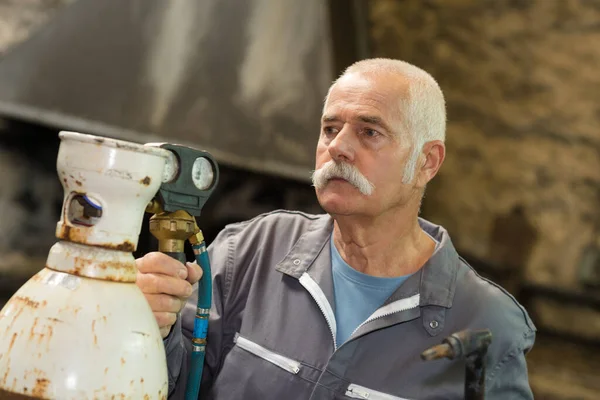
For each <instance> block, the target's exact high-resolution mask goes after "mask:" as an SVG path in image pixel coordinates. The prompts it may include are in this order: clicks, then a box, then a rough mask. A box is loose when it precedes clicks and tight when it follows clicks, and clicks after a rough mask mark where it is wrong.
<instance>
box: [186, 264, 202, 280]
mask: <svg viewBox="0 0 600 400" xmlns="http://www.w3.org/2000/svg"><path fill="white" fill-rule="evenodd" d="M186 267H187V281H188V282H189V283H191V284H192V285H193V284H194V283H196V282H198V281H199V280H200V278H202V268H201V267H200V266H199V265H198V264H196V263H191V262H188V263H186Z"/></svg>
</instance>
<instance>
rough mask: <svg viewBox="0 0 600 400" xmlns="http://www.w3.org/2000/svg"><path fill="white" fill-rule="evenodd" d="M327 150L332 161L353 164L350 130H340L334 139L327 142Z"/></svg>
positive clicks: (345, 128) (352, 144) (352, 145)
mask: <svg viewBox="0 0 600 400" xmlns="http://www.w3.org/2000/svg"><path fill="white" fill-rule="evenodd" d="M327 150H328V151H329V154H330V155H331V158H332V159H333V160H334V161H345V162H353V161H354V143H353V140H352V132H351V130H350V129H349V128H348V127H344V128H342V130H341V131H340V132H339V133H338V134H337V135H335V138H334V139H333V140H332V141H331V142H329V146H328V147H327Z"/></svg>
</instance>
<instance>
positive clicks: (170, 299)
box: [145, 294, 185, 313]
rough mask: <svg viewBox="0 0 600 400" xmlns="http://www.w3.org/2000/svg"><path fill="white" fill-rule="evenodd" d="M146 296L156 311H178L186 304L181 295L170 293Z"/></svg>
mask: <svg viewBox="0 0 600 400" xmlns="http://www.w3.org/2000/svg"><path fill="white" fill-rule="evenodd" d="M145 296H146V300H147V301H148V303H149V304H150V308H151V309H152V311H154V312H171V313H178V312H179V311H181V309H182V308H183V306H184V304H185V302H184V301H183V300H182V299H180V298H179V297H175V296H170V295H168V294H146V295H145Z"/></svg>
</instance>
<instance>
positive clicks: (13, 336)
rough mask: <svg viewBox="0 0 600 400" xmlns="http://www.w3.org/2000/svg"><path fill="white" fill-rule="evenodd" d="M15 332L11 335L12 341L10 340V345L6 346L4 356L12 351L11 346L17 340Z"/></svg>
mask: <svg viewBox="0 0 600 400" xmlns="http://www.w3.org/2000/svg"><path fill="white" fill-rule="evenodd" d="M17 336H18V335H17V332H15V333H13V335H12V339H11V340H10V344H9V345H8V351H7V352H6V354H9V353H10V351H11V350H12V348H13V346H14V345H15V340H17Z"/></svg>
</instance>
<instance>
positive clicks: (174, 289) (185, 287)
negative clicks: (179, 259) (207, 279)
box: [136, 272, 192, 299]
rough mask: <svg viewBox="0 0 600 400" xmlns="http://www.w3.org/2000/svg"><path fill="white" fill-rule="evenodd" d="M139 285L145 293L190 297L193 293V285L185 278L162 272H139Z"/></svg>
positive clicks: (137, 282)
mask: <svg viewBox="0 0 600 400" xmlns="http://www.w3.org/2000/svg"><path fill="white" fill-rule="evenodd" d="M136 284H137V286H138V287H139V288H140V289H141V290H142V292H143V293H144V294H158V293H164V294H170V295H172V296H175V297H181V298H184V299H186V298H188V297H189V296H190V295H191V294H192V285H191V284H190V283H189V282H188V281H186V280H183V279H179V278H174V277H172V276H168V275H161V274H142V273H140V272H139V273H138V274H137V281H136Z"/></svg>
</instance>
